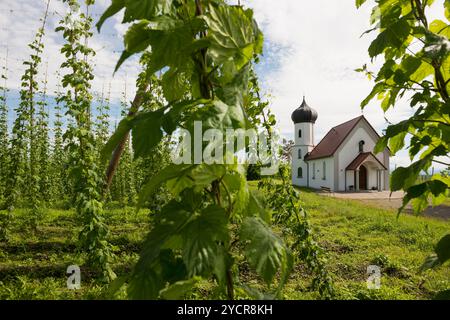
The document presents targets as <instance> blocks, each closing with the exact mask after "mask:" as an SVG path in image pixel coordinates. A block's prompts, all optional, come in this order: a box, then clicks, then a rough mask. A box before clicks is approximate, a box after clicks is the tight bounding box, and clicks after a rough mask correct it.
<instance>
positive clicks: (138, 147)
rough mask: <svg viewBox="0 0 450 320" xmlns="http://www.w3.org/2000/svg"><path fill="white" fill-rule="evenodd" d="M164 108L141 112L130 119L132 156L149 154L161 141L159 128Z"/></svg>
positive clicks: (161, 133) (161, 134)
mask: <svg viewBox="0 0 450 320" xmlns="http://www.w3.org/2000/svg"><path fill="white" fill-rule="evenodd" d="M164 110H165V108H162V109H159V110H157V111H151V112H143V113H139V114H138V115H136V116H135V117H134V118H133V120H132V124H131V125H132V136H133V140H132V142H133V150H134V157H135V158H136V159H137V158H140V157H145V156H147V155H148V154H150V153H151V152H152V150H153V148H154V147H155V146H156V145H157V144H158V143H159V142H160V141H161V139H162V137H163V132H162V130H161V126H162V121H163V117H164Z"/></svg>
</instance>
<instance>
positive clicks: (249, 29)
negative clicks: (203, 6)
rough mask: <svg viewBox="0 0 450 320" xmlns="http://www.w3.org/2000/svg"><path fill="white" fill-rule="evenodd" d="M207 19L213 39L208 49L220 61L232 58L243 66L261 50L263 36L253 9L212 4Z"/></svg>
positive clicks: (210, 36)
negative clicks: (254, 18)
mask: <svg viewBox="0 0 450 320" xmlns="http://www.w3.org/2000/svg"><path fill="white" fill-rule="evenodd" d="M204 19H205V21H206V23H207V24H208V27H209V30H208V39H209V40H210V42H211V46H210V48H209V50H208V53H209V54H210V55H211V56H212V58H213V59H214V61H215V62H216V63H217V64H218V65H220V64H223V63H224V62H226V61H228V60H229V59H230V58H232V59H233V61H234V63H235V66H236V69H237V70H240V69H241V68H242V67H243V66H244V65H246V64H247V63H248V62H249V61H250V60H251V59H253V56H254V55H255V54H259V53H261V52H262V43H263V36H262V33H261V31H260V30H259V28H258V26H257V25H256V22H255V21H254V20H253V12H252V11H251V10H250V9H247V10H244V9H243V8H242V7H240V6H224V5H217V6H214V5H212V4H211V5H210V6H209V10H208V14H207V15H206V16H205V17H204Z"/></svg>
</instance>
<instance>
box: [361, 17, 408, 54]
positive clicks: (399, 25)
mask: <svg viewBox="0 0 450 320" xmlns="http://www.w3.org/2000/svg"><path fill="white" fill-rule="evenodd" d="M410 29H411V28H410V25H409V23H408V20H407V19H406V18H402V19H398V20H397V21H396V22H395V23H393V24H392V25H390V26H389V27H388V28H386V29H385V30H384V31H382V32H381V33H380V34H379V35H378V36H377V38H376V39H375V40H374V41H373V42H372V43H371V45H370V47H369V55H370V57H371V58H374V57H376V56H378V55H379V54H381V53H383V52H384V50H386V49H387V48H389V47H394V48H400V47H401V46H403V45H404V42H405V41H406V39H407V38H408V36H409V32H410Z"/></svg>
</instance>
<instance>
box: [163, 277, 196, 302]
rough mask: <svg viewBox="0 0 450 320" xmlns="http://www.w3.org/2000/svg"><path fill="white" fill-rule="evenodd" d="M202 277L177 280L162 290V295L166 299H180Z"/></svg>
mask: <svg viewBox="0 0 450 320" xmlns="http://www.w3.org/2000/svg"><path fill="white" fill-rule="evenodd" d="M201 279H202V278H200V277H193V278H191V279H189V280H183V281H178V282H175V283H174V284H172V285H170V286H169V287H167V288H165V289H164V290H162V291H161V293H160V295H161V298H162V299H165V300H180V299H182V298H183V297H184V295H185V294H186V293H187V292H188V291H190V290H191V289H192V288H193V287H195V285H196V284H197V283H198V282H199V281H200V280H201Z"/></svg>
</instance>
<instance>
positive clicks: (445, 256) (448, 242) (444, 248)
mask: <svg viewBox="0 0 450 320" xmlns="http://www.w3.org/2000/svg"><path fill="white" fill-rule="evenodd" d="M435 252H436V254H437V257H438V259H439V262H440V263H441V264H444V263H445V262H447V260H449V259H450V234H447V235H446V236H445V237H443V238H442V239H441V240H439V242H438V244H437V245H436V249H435Z"/></svg>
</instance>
